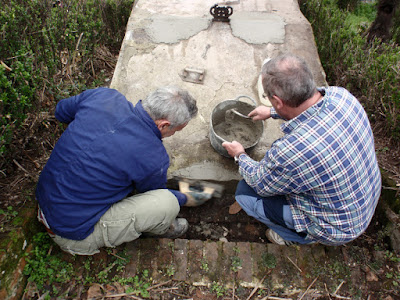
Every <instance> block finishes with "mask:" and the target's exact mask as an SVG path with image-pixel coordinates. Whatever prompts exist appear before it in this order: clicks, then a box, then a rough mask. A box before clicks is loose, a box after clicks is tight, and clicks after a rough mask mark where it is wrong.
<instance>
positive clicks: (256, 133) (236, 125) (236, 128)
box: [209, 96, 264, 157]
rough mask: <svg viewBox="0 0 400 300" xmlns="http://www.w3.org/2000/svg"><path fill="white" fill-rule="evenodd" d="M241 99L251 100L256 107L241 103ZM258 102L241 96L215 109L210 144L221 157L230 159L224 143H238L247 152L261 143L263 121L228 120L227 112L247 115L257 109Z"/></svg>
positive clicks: (212, 117)
mask: <svg viewBox="0 0 400 300" xmlns="http://www.w3.org/2000/svg"><path fill="white" fill-rule="evenodd" d="M240 98H247V99H250V100H251V101H252V102H253V103H254V105H252V104H249V103H247V102H243V101H240V100H239V99H240ZM256 106H257V103H256V101H255V100H254V99H253V98H251V97H249V96H239V97H237V98H236V99H233V100H225V101H223V102H221V103H219V104H218V105H217V106H216V107H214V109H213V111H212V113H211V118H210V134H209V138H210V142H211V145H212V146H213V148H214V149H215V150H216V151H217V152H218V153H219V154H221V155H223V156H225V157H230V156H229V154H228V152H227V151H226V150H225V148H224V147H222V143H223V142H232V141H233V140H236V141H238V142H239V143H241V144H242V145H243V147H244V148H245V150H251V149H252V148H254V146H256V145H257V143H258V142H259V141H260V138H261V136H262V134H263V132H264V122H263V121H255V122H254V121H252V120H251V119H246V118H243V117H240V116H236V117H235V119H234V120H227V119H226V112H227V111H228V110H230V109H233V108H234V109H235V110H237V111H238V112H240V113H242V114H245V115H247V114H248V113H249V112H251V111H252V110H253V109H254V108H256Z"/></svg>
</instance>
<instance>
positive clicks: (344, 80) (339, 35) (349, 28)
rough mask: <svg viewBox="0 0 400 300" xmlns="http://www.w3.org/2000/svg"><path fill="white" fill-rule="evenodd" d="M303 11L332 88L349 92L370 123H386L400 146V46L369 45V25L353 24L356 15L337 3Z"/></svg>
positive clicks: (314, 2) (305, 6)
mask: <svg viewBox="0 0 400 300" xmlns="http://www.w3.org/2000/svg"><path fill="white" fill-rule="evenodd" d="M363 5H367V4H363ZM300 7H301V10H302V12H303V14H304V15H305V16H306V18H307V19H308V20H309V22H310V23H311V25H312V28H313V31H314V36H315V40H316V43H317V46H318V52H319V56H320V59H321V63H322V65H323V67H324V70H325V73H326V75H327V80H328V82H329V84H330V85H339V86H344V87H346V88H347V89H348V90H350V91H351V92H352V93H353V94H354V95H355V96H356V97H358V99H359V100H360V102H361V103H362V104H363V106H364V107H365V109H366V111H367V113H369V116H370V119H371V120H372V121H382V122H385V123H386V126H385V131H386V134H387V135H388V136H390V137H391V138H392V139H393V140H394V141H395V142H397V143H398V142H400V91H399V88H398V86H399V82H400V71H399V69H400V47H399V45H397V44H396V43H394V42H392V43H388V44H381V43H379V42H378V41H376V42H375V43H373V44H372V45H367V42H366V38H365V30H366V29H367V28H368V26H369V24H367V26H365V24H363V23H362V22H361V23H359V24H358V26H355V24H354V22H351V18H353V17H354V14H351V13H350V12H348V11H346V10H341V9H339V8H338V7H337V6H336V3H335V2H334V1H331V0H323V1H318V0H309V1H303V2H302V3H301V5H300ZM362 9H363V8H359V9H358V10H356V11H358V13H359V12H360V11H362ZM364 9H365V10H366V11H370V8H364ZM367 15H368V14H367ZM369 15H370V13H369ZM371 18H372V17H371V16H370V17H369V20H370V22H371V21H372V20H371ZM353 20H354V19H353Z"/></svg>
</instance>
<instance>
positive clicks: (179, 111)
mask: <svg viewBox="0 0 400 300" xmlns="http://www.w3.org/2000/svg"><path fill="white" fill-rule="evenodd" d="M142 104H143V108H144V109H145V110H146V111H147V113H148V114H149V115H150V117H151V118H152V119H153V120H154V121H155V120H160V119H167V120H168V121H169V122H170V123H171V127H172V128H175V127H178V126H181V125H183V124H186V123H188V122H189V121H190V120H191V119H192V118H194V117H195V116H196V114H197V111H198V109H197V106H196V100H195V99H194V98H193V97H192V96H191V95H190V94H189V93H188V92H187V91H186V90H183V89H181V88H178V87H176V86H166V87H161V88H159V89H157V90H155V91H154V92H153V93H151V94H150V95H149V96H147V98H146V99H145V100H143V103H142Z"/></svg>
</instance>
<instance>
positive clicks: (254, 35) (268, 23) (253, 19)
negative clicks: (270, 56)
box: [230, 11, 285, 44]
mask: <svg viewBox="0 0 400 300" xmlns="http://www.w3.org/2000/svg"><path fill="white" fill-rule="evenodd" d="M230 24H231V28H232V34H233V35H234V36H236V37H238V38H241V39H243V40H244V41H246V42H247V43H251V44H268V43H276V44H283V42H284V41H285V22H284V21H283V19H282V18H281V17H280V16H278V15H274V14H270V13H264V12H245V11H243V12H235V13H234V14H233V15H232V17H231V21H230Z"/></svg>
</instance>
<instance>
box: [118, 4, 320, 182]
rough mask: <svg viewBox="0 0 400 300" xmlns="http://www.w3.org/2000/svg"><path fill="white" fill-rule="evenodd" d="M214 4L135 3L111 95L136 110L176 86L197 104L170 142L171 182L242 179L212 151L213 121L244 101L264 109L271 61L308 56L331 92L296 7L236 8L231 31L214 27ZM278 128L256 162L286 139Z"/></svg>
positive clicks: (267, 130) (256, 153)
mask: <svg viewBox="0 0 400 300" xmlns="http://www.w3.org/2000/svg"><path fill="white" fill-rule="evenodd" d="M214 4H215V2H214V1H211V0H204V1H185V0H176V1H160V0H146V1H142V0H139V1H136V2H135V6H134V8H133V10H132V14H131V17H130V19H129V22H128V25H127V31H126V35H125V39H124V41H123V44H122V47H121V51H120V56H119V59H118V63H117V66H116V69H115V72H114V77H113V79H112V83H111V87H112V88H116V89H117V90H119V91H120V92H122V93H123V94H124V95H125V96H126V97H127V98H128V100H130V101H132V102H133V103H136V102H137V101H138V100H139V99H143V98H144V97H146V96H147V95H148V94H149V93H150V92H152V91H153V90H154V89H156V88H157V87H160V86H165V85H171V84H172V85H178V86H180V87H182V88H184V89H187V90H188V91H189V92H190V94H192V95H193V96H194V98H196V99H197V103H198V107H199V114H198V116H197V117H196V118H195V119H193V120H192V121H191V122H190V123H189V125H188V126H187V127H186V128H185V129H184V130H183V131H181V132H178V133H176V134H175V135H174V136H172V137H170V138H167V139H165V140H164V145H165V146H166V148H167V151H168V153H169V155H170V157H171V167H170V169H169V177H173V176H180V177H185V178H192V179H203V180H215V181H220V182H227V181H230V180H239V179H240V177H239V175H238V173H237V166H236V165H235V164H234V162H233V160H232V159H230V158H226V157H223V156H222V155H220V154H219V153H218V152H217V151H215V150H214V148H213V147H212V145H211V143H210V140H209V132H210V118H211V114H212V110H213V108H214V107H216V106H217V104H219V103H221V102H222V101H225V100H228V99H236V98H237V97H238V96H241V95H245V96H249V97H251V98H252V99H254V100H255V101H256V103H257V104H261V103H262V101H263V99H261V98H260V97H259V95H260V93H261V94H262V91H261V92H260V91H259V86H258V84H257V82H258V78H259V72H260V69H261V66H262V64H263V62H264V60H265V59H266V58H267V57H273V56H276V55H278V54H280V53H283V52H293V53H295V54H298V55H300V56H303V57H304V59H305V60H306V61H307V62H308V63H309V64H310V66H311V69H312V71H313V73H314V75H315V78H316V81H317V83H318V85H325V78H324V73H323V71H322V67H321V64H320V61H319V59H318V53H317V50H316V47H315V43H314V37H313V34H312V30H311V26H310V24H309V23H308V21H307V20H306V19H305V18H304V16H303V15H302V14H301V12H300V10H299V7H298V3H297V1H293V0H279V1H278V0H267V1H261V0H247V1H232V2H229V5H230V6H231V7H232V8H233V14H232V15H231V17H230V19H231V22H230V23H229V22H213V21H212V16H211V15H210V13H209V11H210V8H211V7H212V6H213V5H214ZM219 5H223V3H222V4H221V3H220V4H219ZM185 68H193V69H199V70H204V71H205V73H204V80H203V82H202V84H196V83H192V82H187V81H183V80H182V75H183V70H184V69H185ZM242 100H243V98H242V99H241V101H242ZM243 101H247V100H243ZM249 103H251V101H250V102H249ZM279 126H280V121H277V120H267V121H266V122H265V123H264V133H263V135H262V137H261V139H260V141H259V142H258V144H257V145H256V147H255V148H254V149H253V150H251V151H249V153H250V155H251V156H252V157H253V158H254V159H261V158H262V157H263V156H264V154H265V150H266V149H267V148H268V147H270V145H271V144H272V143H273V142H274V141H275V140H276V139H277V138H279V137H280V136H281V132H280V129H279Z"/></svg>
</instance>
